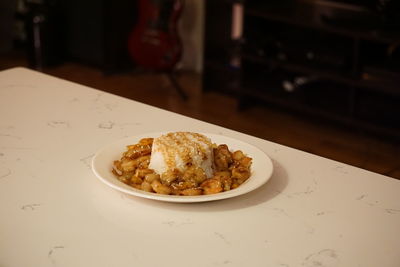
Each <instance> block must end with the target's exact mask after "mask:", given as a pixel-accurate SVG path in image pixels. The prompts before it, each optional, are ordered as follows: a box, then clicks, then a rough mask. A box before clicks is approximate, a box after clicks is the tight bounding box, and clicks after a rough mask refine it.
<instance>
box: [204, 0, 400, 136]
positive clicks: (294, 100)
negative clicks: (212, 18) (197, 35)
mask: <svg viewBox="0 0 400 267" xmlns="http://www.w3.org/2000/svg"><path fill="white" fill-rule="evenodd" d="M209 2H211V1H208V2H207V4H208V3H209ZM215 2H219V3H223V4H224V5H225V10H229V8H227V6H229V5H232V2H234V1H227V0H225V1H214V3H215ZM270 2H272V1H245V2H244V7H245V14H244V18H245V19H244V40H243V42H242V43H241V48H240V49H239V50H238V49H236V50H235V51H236V52H237V51H239V52H240V57H241V66H240V69H234V70H232V68H231V67H230V66H229V64H228V63H229V56H231V54H230V53H229V52H231V53H232V49H231V48H232V46H233V44H232V41H231V40H229V38H228V36H225V42H222V43H220V44H221V46H222V47H220V51H224V53H225V54H224V55H223V56H221V54H218V53H215V54H214V56H213V57H210V56H209V54H207V48H208V47H210V46H209V43H207V36H209V38H212V40H213V42H217V41H218V36H217V35H214V36H212V37H211V36H210V35H209V33H210V32H212V31H213V29H212V30H211V31H210V28H211V25H210V24H208V26H207V20H208V19H209V16H207V18H206V45H205V47H206V54H205V60H204V62H205V75H204V77H205V80H206V81H208V83H205V84H204V86H205V88H208V89H215V88H216V89H218V90H220V89H221V88H222V89H223V90H222V91H224V92H228V93H229V92H230V93H232V94H234V95H235V96H237V97H238V101H239V107H246V106H249V103H253V100H254V99H257V100H262V102H263V103H264V104H268V105H274V106H278V107H281V108H284V109H287V110H290V111H295V112H301V113H302V114H308V115H312V116H317V117H320V118H322V119H325V120H328V121H336V122H341V123H344V124H346V125H349V126H352V127H356V128H358V129H364V130H366V131H369V132H372V133H375V134H378V135H382V136H385V137H387V136H388V137H389V136H390V137H395V138H399V137H400V56H399V55H400V27H398V29H397V30H396V27H387V25H383V24H382V22H381V17H380V16H379V15H378V14H377V13H374V12H372V11H363V12H361V11H359V10H348V9H344V8H340V7H337V6H322V5H318V4H316V3H317V1H314V2H309V1H290V0H283V1H279V3H277V2H276V1H274V3H270ZM210 8H211V9H212V7H210ZM221 18H223V19H221ZM230 19H231V17H229V13H227V16H226V17H224V16H219V21H225V22H226V25H225V24H224V23H221V24H220V26H221V29H220V30H221V32H223V30H222V27H225V32H229V29H230V24H229V23H230ZM212 25H214V24H213V23H212ZM233 47H235V46H233ZM224 48H225V49H224ZM210 71H211V72H212V75H213V76H214V77H216V78H218V77H219V78H220V79H221V80H220V82H221V83H220V84H218V86H215V83H213V81H212V79H209V78H210V75H209V74H208V72H210ZM232 71H233V72H232ZM227 73H230V75H231V76H229V75H227ZM232 77H233V78H232ZM224 79H227V81H224ZM232 81H234V83H233V84H235V85H236V87H235V86H233V87H232V86H230V85H229V84H230V83H232ZM224 82H225V83H224ZM238 84H239V86H237V85H238Z"/></svg>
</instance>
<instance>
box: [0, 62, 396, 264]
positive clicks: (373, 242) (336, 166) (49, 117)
mask: <svg viewBox="0 0 400 267" xmlns="http://www.w3.org/2000/svg"><path fill="white" fill-rule="evenodd" d="M179 130H184V131H195V132H209V133H215V134H220V135H226V136H229V137H233V138H236V139H239V140H242V141H244V142H247V143H249V144H252V145H255V146H257V147H258V148H260V149H261V150H262V151H264V152H265V153H266V154H267V155H269V156H270V157H271V159H272V160H273V165H274V173H273V175H272V177H271V179H270V181H269V182H268V183H267V184H265V185H264V186H262V187H261V188H259V189H257V190H256V191H253V192H250V193H248V194H245V195H243V196H239V197H236V198H232V199H226V200H221V201H214V202H206V203H197V204H177V203H175V204H174V203H165V202H159V201H155V200H148V199H142V198H138V197H133V196H128V195H125V194H123V193H120V192H117V191H115V190H113V189H111V188H109V187H107V186H106V185H105V184H103V183H101V182H100V181H99V180H98V179H97V178H96V177H95V175H94V174H93V173H92V171H91V168H90V163H91V159H92V157H93V155H94V153H95V152H96V151H97V150H98V149H99V148H101V147H103V146H104V145H106V144H108V143H110V142H113V141H115V140H118V139H121V138H123V137H127V136H133V135H138V134H144V133H149V132H160V131H179ZM0 266H1V267H14V266H15V267H17V266H18V267H19V266H57V267H61V266H74V267H77V266H97V267H99V266H199V267H200V266H202V267H204V266H280V267H297V266H306V267H311V266H314V267H316V266H325V267H333V266H352V267H366V266H371V267H375V266H392V267H398V266H400V181H398V180H395V179H393V178H390V177H386V176H382V175H379V174H376V173H372V172H369V171H366V170H362V169H359V168H356V167H353V166H349V165H346V164H343V163H340V162H336V161H332V160H329V159H325V158H322V157H318V156H315V155H312V154H309V153H305V152H302V151H299V150H295V149H292V148H289V147H285V146H282V145H279V144H276V143H273V142H269V141H267V140H262V139H259V138H256V137H252V136H249V135H246V134H243V133H239V132H236V131H232V130H229V129H226V128H222V127H219V126H216V125H212V124H209V123H205V122H202V121H199V120H195V119H192V118H188V117H185V116H181V115H179V114H175V113H172V112H168V111H165V110H161V109H158V108H155V107H152V106H149V105H145V104H142V103H139V102H135V101H132V100H128V99H125V98H121V97H118V96H115V95H111V94H108V93H104V92H101V91H99V90H95V89H92V88H88V87H85V86H82V85H78V84H75V83H71V82H68V81H65V80H61V79H58V78H54V77H51V76H47V75H44V74H41V73H38V72H34V71H31V70H28V69H24V68H15V69H10V70H5V71H2V72H0Z"/></svg>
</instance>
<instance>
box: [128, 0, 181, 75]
mask: <svg viewBox="0 0 400 267" xmlns="http://www.w3.org/2000/svg"><path fill="white" fill-rule="evenodd" d="M182 10H183V0H139V13H138V14H139V17H138V22H137V24H136V26H135V27H134V29H133V31H132V33H131V34H130V36H129V41H128V50H129V54H130V56H131V57H132V59H133V60H134V62H135V63H136V64H138V65H140V66H142V67H144V68H147V69H150V70H159V71H172V70H173V68H174V66H175V65H176V63H178V62H179V60H180V59H181V56H182V50H183V49H182V43H181V39H180V37H179V35H178V30H177V23H178V20H179V18H180V15H181V13H182Z"/></svg>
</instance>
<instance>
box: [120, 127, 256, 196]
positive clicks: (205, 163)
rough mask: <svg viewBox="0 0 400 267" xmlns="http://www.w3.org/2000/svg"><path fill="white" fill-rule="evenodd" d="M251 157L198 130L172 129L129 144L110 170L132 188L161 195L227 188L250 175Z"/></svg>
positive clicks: (204, 192) (214, 192) (239, 183)
mask: <svg viewBox="0 0 400 267" xmlns="http://www.w3.org/2000/svg"><path fill="white" fill-rule="evenodd" d="M251 163H252V158H250V157H248V156H247V155H246V154H244V153H243V152H242V151H241V150H237V151H231V150H229V148H228V146H227V145H226V144H220V145H217V144H214V143H212V141H211V140H210V139H209V138H208V137H206V136H204V135H202V134H198V133H190V132H173V133H168V134H165V135H162V136H160V137H157V138H143V139H141V140H140V141H139V142H138V143H137V144H133V145H128V146H127V150H126V151H125V152H123V154H122V157H121V158H120V159H119V160H116V161H114V162H113V169H112V172H113V173H114V175H115V176H116V177H117V178H118V179H119V180H120V181H122V182H124V183H125V184H128V185H130V186H132V187H134V188H137V189H140V190H143V191H147V192H153V193H158V194H164V195H181V196H194V195H208V194H216V193H220V192H224V191H229V190H232V189H235V188H237V187H238V186H240V185H241V184H242V183H244V182H245V181H246V180H247V179H248V178H249V177H250V175H251V169H250V167H251Z"/></svg>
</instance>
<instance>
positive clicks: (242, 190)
mask: <svg viewBox="0 0 400 267" xmlns="http://www.w3.org/2000/svg"><path fill="white" fill-rule="evenodd" d="M170 132H173V131H162V132H150V133H144V134H138V135H132V136H126V137H124V138H120V139H117V140H115V141H113V142H111V143H109V144H107V145H105V146H103V147H101V148H100V149H99V150H97V152H96V153H95V154H94V156H93V158H92V161H91V169H92V172H93V173H94V174H95V176H96V177H97V178H98V179H99V180H100V181H101V182H103V183H104V184H106V185H108V186H109V187H111V188H113V189H114V190H117V191H119V192H122V193H125V194H128V195H132V196H136V197H141V198H146V199H152V200H157V201H163V202H175V203H196V202H208V201H216V200H222V199H228V198H233V197H237V196H241V195H244V194H247V193H250V192H252V191H254V190H256V189H257V188H259V187H261V186H263V185H264V184H266V183H267V182H268V181H269V180H270V179H271V176H272V173H273V169H274V167H273V163H272V160H271V158H270V157H269V156H268V155H267V153H265V152H264V151H262V150H261V149H259V148H258V147H256V146H254V145H252V144H249V143H247V142H245V141H243V140H240V139H237V138H234V137H231V136H226V135H221V134H215V133H205V132H199V133H200V134H203V135H205V136H207V137H208V138H210V139H211V142H212V143H216V144H219V142H216V141H214V140H213V138H214V139H220V138H222V139H226V140H229V141H230V142H237V143H239V146H241V145H244V146H246V147H248V148H251V150H254V151H257V153H260V154H261V155H262V156H263V160H265V162H264V165H267V166H269V167H270V168H268V169H267V168H263V171H265V173H262V175H265V177H264V178H262V177H257V178H258V179H257V180H256V181H254V180H251V182H253V183H255V184H254V185H252V186H251V185H250V187H246V186H245V185H246V184H247V183H248V182H249V181H250V179H251V178H252V176H251V177H250V178H249V179H248V180H246V182H245V183H243V184H242V185H241V186H240V187H238V188H236V189H233V190H229V191H225V192H221V193H217V194H211V195H200V196H175V195H162V194H157V193H151V192H146V191H143V190H140V189H136V188H134V187H131V186H129V185H127V184H124V183H123V182H121V181H119V180H118V179H117V178H115V180H112V181H113V182H111V181H109V179H107V178H106V177H103V175H102V174H101V172H100V171H99V168H97V163H98V160H99V158H100V157H102V156H104V153H105V152H107V150H110V149H113V148H114V149H115V147H116V146H122V143H123V142H124V141H125V140H126V141H128V140H133V139H135V140H137V141H139V140H140V139H141V138H145V137H157V136H161V135H162V134H166V133H170ZM230 142H228V143H230ZM126 145H128V142H126V143H125V146H126ZM228 146H229V145H228ZM122 152H123V150H121V152H120V154H121V153H122ZM243 152H244V153H245V154H248V153H246V151H243ZM249 156H251V155H249ZM252 158H253V164H254V157H252ZM117 159H118V158H116V159H115V160H117ZM260 160H261V159H260ZM111 162H112V159H111V161H110V164H111ZM257 162H259V161H258V160H257ZM267 166H265V167H267ZM110 173H111V169H110Z"/></svg>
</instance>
